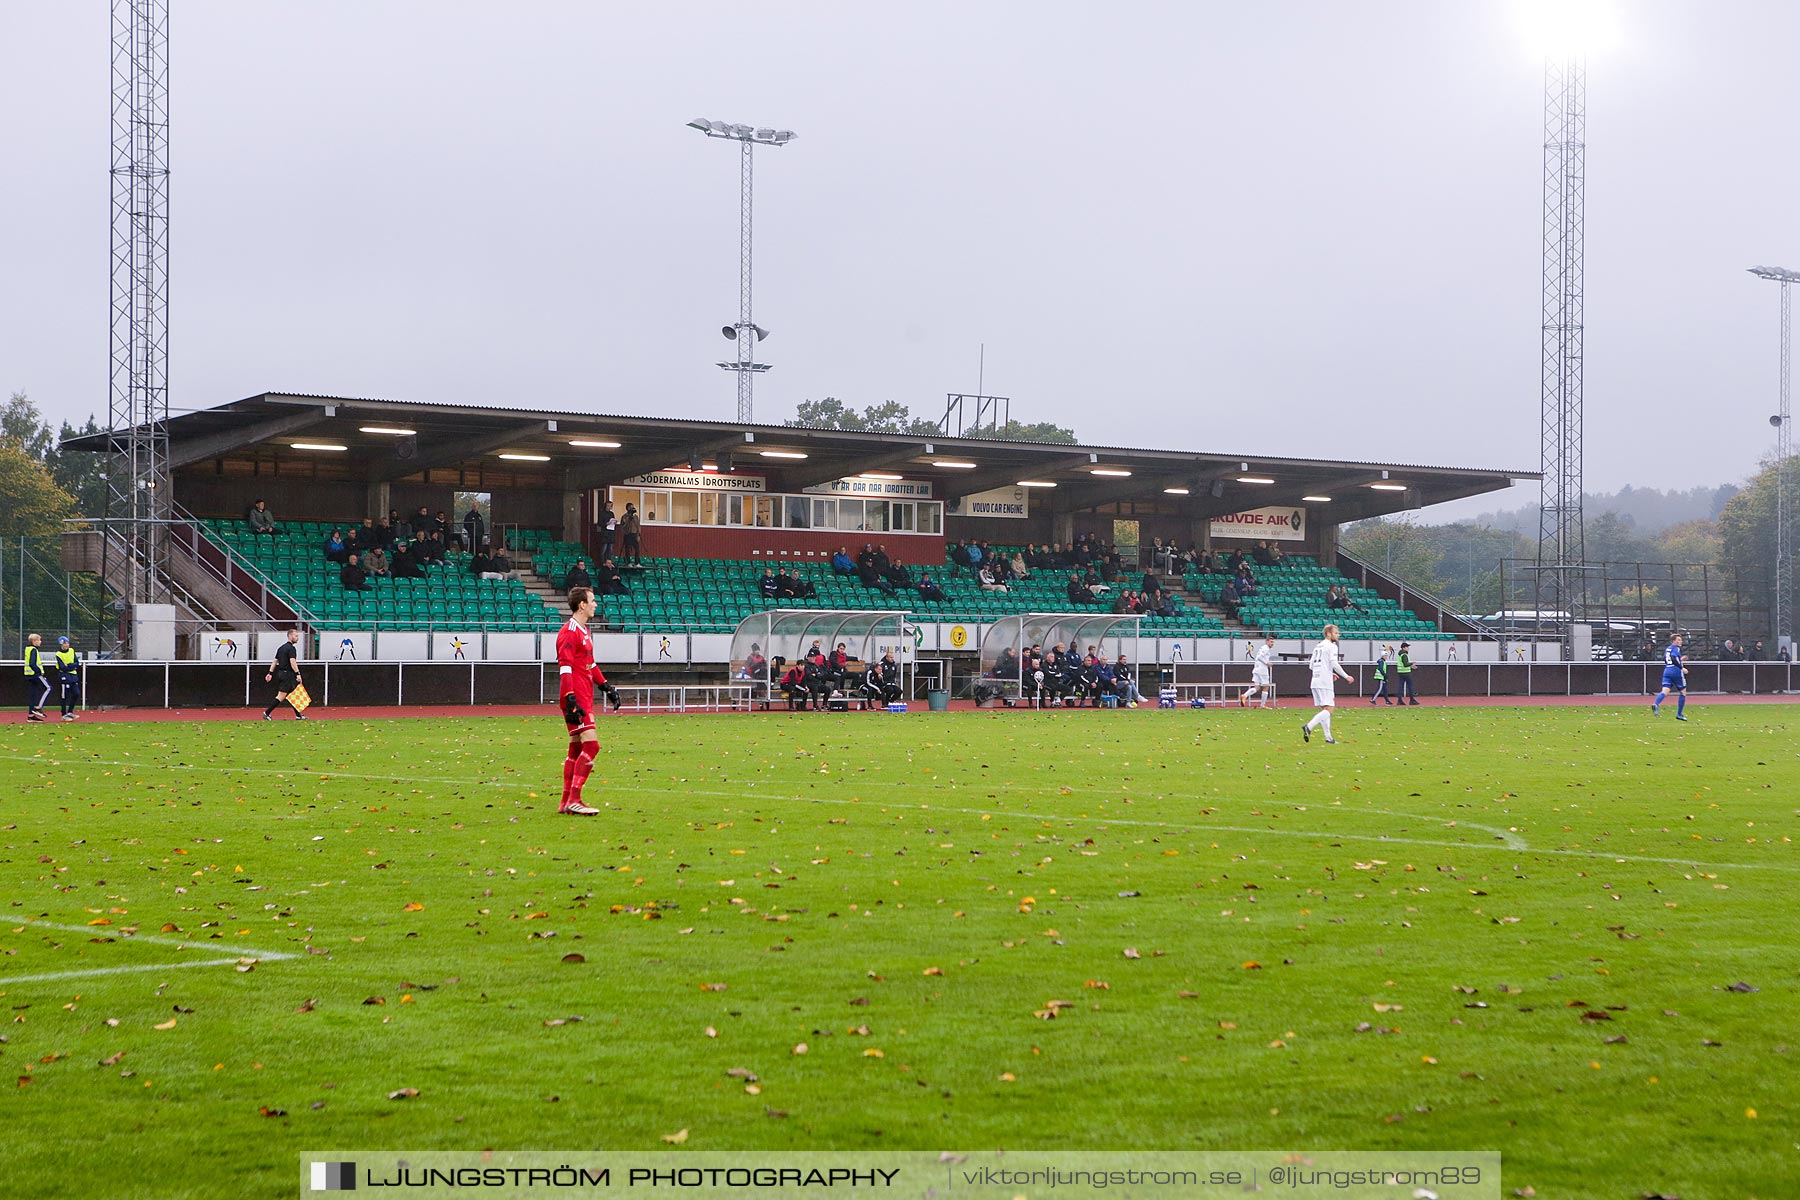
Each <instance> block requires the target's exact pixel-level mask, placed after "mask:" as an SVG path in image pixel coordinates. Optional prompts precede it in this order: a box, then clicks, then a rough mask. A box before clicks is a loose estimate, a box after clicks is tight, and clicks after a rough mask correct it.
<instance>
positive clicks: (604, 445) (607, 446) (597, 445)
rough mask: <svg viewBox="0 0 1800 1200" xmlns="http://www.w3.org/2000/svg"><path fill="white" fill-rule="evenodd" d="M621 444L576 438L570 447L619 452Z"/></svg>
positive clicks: (570, 443)
mask: <svg viewBox="0 0 1800 1200" xmlns="http://www.w3.org/2000/svg"><path fill="white" fill-rule="evenodd" d="M621 444H622V443H620V442H596V441H589V440H588V439H586V438H574V439H572V440H571V441H570V442H569V445H571V446H580V447H581V448H582V449H583V450H617V449H618V448H619V447H620V445H621Z"/></svg>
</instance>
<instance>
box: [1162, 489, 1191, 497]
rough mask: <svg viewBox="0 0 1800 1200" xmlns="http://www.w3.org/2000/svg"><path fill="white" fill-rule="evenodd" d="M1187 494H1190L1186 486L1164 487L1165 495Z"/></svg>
mask: <svg viewBox="0 0 1800 1200" xmlns="http://www.w3.org/2000/svg"><path fill="white" fill-rule="evenodd" d="M1187 494H1188V489H1186V488H1164V489H1163V495H1165V496H1185V495H1187Z"/></svg>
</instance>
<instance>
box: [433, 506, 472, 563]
mask: <svg viewBox="0 0 1800 1200" xmlns="http://www.w3.org/2000/svg"><path fill="white" fill-rule="evenodd" d="M432 520H433V521H434V522H435V523H436V524H435V528H436V529H437V532H438V534H439V535H440V536H442V537H443V539H444V550H445V552H446V553H447V552H448V551H449V549H450V547H451V545H452V544H453V543H454V542H455V541H456V527H455V526H453V525H451V524H450V514H449V513H447V512H445V511H444V510H443V509H441V508H440V509H438V510H437V516H436V517H434V518H432ZM469 549H470V550H473V549H474V547H473V546H471V547H469Z"/></svg>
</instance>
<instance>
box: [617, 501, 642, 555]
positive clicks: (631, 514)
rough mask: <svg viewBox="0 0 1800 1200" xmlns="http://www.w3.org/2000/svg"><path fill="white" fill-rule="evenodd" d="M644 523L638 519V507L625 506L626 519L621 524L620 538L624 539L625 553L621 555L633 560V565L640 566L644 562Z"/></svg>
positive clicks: (632, 505)
mask: <svg viewBox="0 0 1800 1200" xmlns="http://www.w3.org/2000/svg"><path fill="white" fill-rule="evenodd" d="M643 532H644V523H643V522H642V521H641V520H639V519H638V510H637V505H635V504H627V505H626V506H625V517H624V519H623V520H621V521H620V522H619V536H620V537H621V538H623V539H624V547H625V549H624V551H623V552H622V553H621V554H620V555H619V557H620V558H624V557H626V556H627V555H629V556H630V558H631V565H632V566H634V567H635V566H638V565H639V564H641V563H642V562H643V561H644V549H643V544H644V543H643Z"/></svg>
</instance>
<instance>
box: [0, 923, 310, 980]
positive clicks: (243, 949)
mask: <svg viewBox="0 0 1800 1200" xmlns="http://www.w3.org/2000/svg"><path fill="white" fill-rule="evenodd" d="M7 923H8V924H10V922H7ZM17 923H18V924H19V925H21V926H25V927H27V928H31V929H58V930H61V931H63V932H64V933H86V934H98V933H101V932H103V931H104V930H105V928H106V927H105V926H103V925H61V924H58V923H57V922H55V921H37V920H33V919H32V918H30V917H22V918H19V919H18V920H17ZM118 940H119V941H120V942H143V943H145V944H147V945H151V946H173V947H175V948H176V949H178V950H188V949H192V950H205V951H207V952H208V953H217V952H218V950H219V947H217V946H213V945H209V944H208V942H190V941H184V940H182V939H179V938H165V937H157V936H156V935H154V934H130V935H121V936H120V937H119V939H118ZM210 940H211V939H208V941H210ZM237 949H238V950H239V953H238V954H236V955H235V956H233V957H231V958H209V959H204V960H201V961H198V962H196V961H191V960H190V961H186V962H172V963H141V964H132V965H129V966H114V967H84V968H81V969H79V970H74V971H49V972H45V973H43V974H38V975H0V989H4V988H7V987H10V986H12V985H13V984H15V983H48V982H51V981H54V980H58V979H90V978H94V977H97V976H102V975H129V974H133V973H137V972H142V971H177V970H181V969H183V968H186V967H225V966H235V965H237V964H238V963H241V962H242V961H243V960H244V959H246V958H254V959H256V960H257V961H258V962H282V961H285V960H287V959H290V958H298V957H300V956H299V955H297V954H291V953H289V952H288V951H285V950H257V949H255V948H253V947H250V946H240V947H237Z"/></svg>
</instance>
